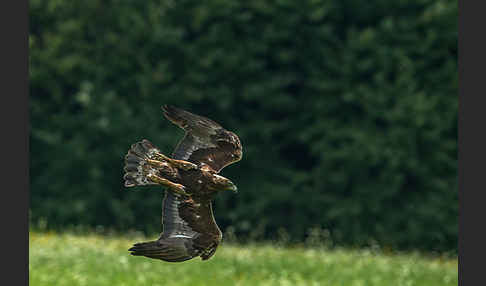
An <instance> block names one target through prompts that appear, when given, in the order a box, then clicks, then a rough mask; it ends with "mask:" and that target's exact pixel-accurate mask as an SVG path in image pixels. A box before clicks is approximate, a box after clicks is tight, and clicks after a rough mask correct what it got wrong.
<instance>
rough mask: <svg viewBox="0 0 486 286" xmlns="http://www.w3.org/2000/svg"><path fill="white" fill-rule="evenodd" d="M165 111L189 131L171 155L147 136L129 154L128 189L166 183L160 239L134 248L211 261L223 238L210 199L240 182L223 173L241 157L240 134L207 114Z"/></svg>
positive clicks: (169, 257) (158, 256) (154, 254)
mask: <svg viewBox="0 0 486 286" xmlns="http://www.w3.org/2000/svg"><path fill="white" fill-rule="evenodd" d="M163 109H164V115H165V117H166V118H167V119H169V120H170V121H171V122H173V123H174V124H176V125H178V126H179V127H181V128H182V129H184V130H185V131H186V134H185V136H184V138H183V139H182V140H181V141H180V142H179V144H178V146H177V147H176V149H175V150H174V153H173V155H172V158H169V157H167V156H165V155H163V154H162V153H160V150H158V149H157V148H156V147H155V146H154V145H153V144H152V143H150V142H149V141H148V140H143V141H141V142H138V143H136V144H133V145H132V147H131V149H130V150H129V151H128V154H127V155H126V157H125V168H124V170H125V175H124V179H125V186H126V187H133V186H143V185H163V186H165V187H167V188H166V192H165V197H164V200H163V205H162V225H163V232H162V234H161V235H160V238H159V239H158V240H156V241H151V242H144V243H137V244H135V245H134V246H133V247H132V248H130V251H132V254H133V255H142V256H146V257H150V258H156V259H161V260H164V261H169V262H179V261H185V260H188V259H191V258H194V257H197V256H200V257H201V258H202V259H203V260H206V259H208V258H210V257H211V256H212V255H213V254H214V252H215V251H216V248H217V246H218V244H219V243H220V242H221V239H222V234H221V231H220V229H219V227H218V225H217V224H216V222H215V220H214V216H213V212H212V205H211V201H212V200H213V198H214V196H215V195H216V194H217V193H218V192H219V191H222V190H233V191H236V186H235V185H234V184H233V183H232V182H231V181H230V180H228V179H227V178H224V177H222V176H220V175H218V173H219V171H221V169H222V168H224V167H225V166H227V165H229V164H231V163H234V162H237V161H239V160H240V159H241V157H242V147H241V143H240V140H239V139H238V136H236V135H235V134H234V133H232V132H230V131H227V130H225V129H224V128H222V127H221V126H220V125H219V124H217V123H216V122H214V121H212V120H210V119H208V118H205V117H202V116H198V115H195V114H192V113H189V112H187V111H184V110H181V109H178V108H175V107H171V106H164V107H163Z"/></svg>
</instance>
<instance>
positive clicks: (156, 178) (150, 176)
mask: <svg viewBox="0 0 486 286" xmlns="http://www.w3.org/2000/svg"><path fill="white" fill-rule="evenodd" d="M147 179H148V180H149V181H151V182H154V183H157V184H160V185H163V186H166V187H168V188H170V189H171V190H173V191H174V192H176V193H178V194H181V195H184V196H189V195H190V194H188V193H187V192H186V187H184V186H183V185H181V184H177V183H174V182H171V181H169V180H167V179H166V178H162V177H159V176H157V175H154V174H148V175H147Z"/></svg>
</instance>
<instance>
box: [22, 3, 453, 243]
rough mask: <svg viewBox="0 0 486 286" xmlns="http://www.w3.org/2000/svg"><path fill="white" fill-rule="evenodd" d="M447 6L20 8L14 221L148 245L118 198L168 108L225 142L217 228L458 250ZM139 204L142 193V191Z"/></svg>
mask: <svg viewBox="0 0 486 286" xmlns="http://www.w3.org/2000/svg"><path fill="white" fill-rule="evenodd" d="M456 19H457V1H433V0H407V1H401V0H400V1H386V0H370V1H358V0H342V1H329V0H327V1H320V0H303V1H293V0H275V1H262V0H249V1H228V0H206V1H186V0H177V1H169V0H166V1H149V0H146V1H129V0H125V1H124V0H105V1H99V0H83V1H80V0H73V1H58V0H49V1H41V0H31V1H30V37H29V45H30V93H31V101H30V114H31V118H30V120H31V135H30V158H31V159H30V180H31V195H30V197H31V203H30V208H31V214H30V216H31V223H32V224H36V223H37V222H38V221H40V220H43V221H47V225H48V226H47V227H49V228H63V227H69V226H72V225H78V224H81V225H87V226H98V225H102V226H105V227H109V228H114V229H118V230H127V229H137V230H143V231H146V232H158V231H160V220H159V219H158V218H160V211H161V198H162V196H163V192H162V191H161V190H159V189H157V188H147V189H143V188H138V189H137V190H139V191H140V192H137V191H133V190H126V189H125V188H124V187H123V186H122V175H123V173H122V172H123V171H122V167H123V157H124V155H125V153H126V151H127V149H128V147H129V146H130V144H132V143H134V142H136V141H138V140H141V139H142V138H147V139H149V140H151V141H152V142H154V143H155V144H156V145H158V146H159V147H160V148H161V150H162V151H163V152H165V153H169V154H170V153H171V151H172V149H173V148H174V146H175V144H176V143H177V141H178V140H179V139H180V138H181V136H182V134H183V132H182V131H181V130H179V129H178V128H177V127H175V126H173V125H171V124H170V123H169V122H168V121H166V120H164V119H163V118H162V113H161V110H160V106H161V105H162V104H165V103H170V104H175V105H177V106H180V107H182V108H185V109H188V110H191V111H193V112H195V113H199V114H201V115H206V116H208V117H210V118H212V119H214V120H216V121H218V122H220V123H222V124H223V126H225V127H227V128H228V129H230V130H234V131H236V132H237V134H238V135H239V136H240V138H241V140H242V142H243V145H244V159H243V160H242V161H241V162H239V163H238V164H235V165H232V166H230V167H228V168H226V169H225V170H223V175H225V176H228V177H230V178H232V180H233V181H235V182H236V183H237V185H238V186H239V189H240V193H239V194H238V195H237V196H235V195H233V194H230V193H228V194H222V195H221V196H219V197H218V198H217V200H216V202H215V215H216V218H217V221H218V223H219V224H220V226H221V228H222V229H223V230H225V229H227V228H228V227H229V226H231V229H232V230H233V231H234V233H236V234H237V235H239V236H241V237H245V236H250V235H251V237H252V238H254V239H271V238H275V237H278V235H279V234H282V233H286V235H287V236H288V237H289V238H290V240H291V241H301V240H303V239H305V238H306V237H307V236H308V235H309V230H310V229H312V228H314V229H324V230H328V231H325V232H324V233H326V235H327V236H330V238H331V239H332V241H333V242H334V243H336V244H339V245H351V246H366V245H370V244H373V243H375V244H376V243H378V244H379V245H382V246H386V247H391V248H398V249H423V250H432V251H444V250H456V249H457V215H458V199H457V126H456V122H457V20H456ZM142 190H143V191H142Z"/></svg>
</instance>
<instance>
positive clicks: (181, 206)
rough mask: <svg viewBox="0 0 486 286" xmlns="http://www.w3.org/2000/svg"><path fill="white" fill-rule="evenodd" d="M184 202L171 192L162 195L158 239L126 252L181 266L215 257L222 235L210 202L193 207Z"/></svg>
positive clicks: (136, 245)
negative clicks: (186, 262) (160, 230)
mask: <svg viewBox="0 0 486 286" xmlns="http://www.w3.org/2000/svg"><path fill="white" fill-rule="evenodd" d="M184 199H187V198H184V197H183V196H178V195H175V194H174V193H173V192H171V191H170V190H167V191H166V192H165V198H164V202H163V206H162V208H163V210H162V226H163V232H162V234H161V235H160V238H159V239H158V240H155V241H149V242H142V243H137V244H135V245H133V247H132V248H130V249H129V251H131V254H132V255H137V256H146V257H149V258H155V259H161V260H164V261H168V262H181V261H185V260H189V259H191V258H194V257H196V256H201V258H202V259H203V260H206V259H209V258H210V257H211V256H212V255H213V254H214V252H215V251H216V248H217V247H218V244H219V242H220V241H221V231H220V230H219V228H218V226H217V224H216V222H215V221H214V216H213V212H212V207H211V202H208V203H207V204H197V205H198V206H196V204H195V203H194V201H192V200H190V199H189V200H184Z"/></svg>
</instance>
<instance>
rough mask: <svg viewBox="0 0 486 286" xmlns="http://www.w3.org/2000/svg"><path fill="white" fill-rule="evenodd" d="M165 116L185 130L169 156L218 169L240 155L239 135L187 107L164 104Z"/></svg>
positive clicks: (239, 157)
mask: <svg viewBox="0 0 486 286" xmlns="http://www.w3.org/2000/svg"><path fill="white" fill-rule="evenodd" d="M162 109H163V110H164V115H165V117H166V118H167V119H168V120H170V121H171V122H172V123H174V124H176V125H178V126H179V127H180V128H182V129H184V131H186V134H185V135H184V138H183V139H182V140H181V141H180V142H179V144H178V145H177V147H176V149H175V150H174V153H173V154H172V157H173V158H174V159H180V160H186V161H189V162H192V163H195V164H200V163H205V164H207V165H208V166H209V167H211V168H212V169H213V170H214V171H216V172H219V171H221V169H223V168H224V167H225V166H228V165H229V164H232V163H234V162H237V161H239V160H240V159H241V156H242V153H243V152H242V147H241V142H240V139H239V138H238V136H236V134H234V133H233V132H231V131H228V130H226V129H224V128H223V127H221V125H219V124H218V123H216V122H214V121H213V120H211V119H209V118H206V117H203V116H199V115H195V114H193V113H190V112H188V111H185V110H182V109H179V108H176V107H173V106H170V105H164V106H163V107H162Z"/></svg>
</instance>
